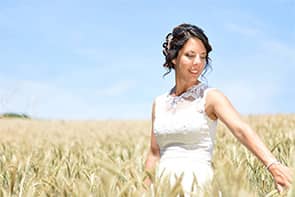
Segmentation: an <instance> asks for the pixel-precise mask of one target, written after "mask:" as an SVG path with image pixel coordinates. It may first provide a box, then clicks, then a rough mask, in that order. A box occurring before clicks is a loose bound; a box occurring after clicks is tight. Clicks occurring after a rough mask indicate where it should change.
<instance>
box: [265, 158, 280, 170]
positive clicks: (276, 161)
mask: <svg viewBox="0 0 295 197" xmlns="http://www.w3.org/2000/svg"><path fill="white" fill-rule="evenodd" d="M276 164H281V162H279V161H278V160H273V161H272V162H270V163H269V164H268V165H267V166H265V168H266V169H267V170H268V169H269V168H270V166H272V165H276Z"/></svg>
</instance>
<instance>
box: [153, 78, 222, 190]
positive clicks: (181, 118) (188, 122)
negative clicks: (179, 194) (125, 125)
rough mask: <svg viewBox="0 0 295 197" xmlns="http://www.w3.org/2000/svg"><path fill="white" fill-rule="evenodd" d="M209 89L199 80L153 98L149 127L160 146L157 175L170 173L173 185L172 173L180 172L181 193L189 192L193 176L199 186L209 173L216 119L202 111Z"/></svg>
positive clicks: (178, 174)
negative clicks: (179, 91) (183, 89)
mask: <svg viewBox="0 0 295 197" xmlns="http://www.w3.org/2000/svg"><path fill="white" fill-rule="evenodd" d="M211 89H212V88H208V86H207V85H206V84H204V83H199V84H198V85H194V86H192V87H191V88H189V89H188V90H187V91H186V92H184V93H183V94H181V95H180V96H172V95H170V94H171V92H172V91H173V90H171V91H170V92H169V93H166V94H163V95H161V96H158V97H157V98H156V99H155V112H154V113H155V114H154V115H155V119H154V125H153V127H154V133H155V136H156V140H157V143H158V145H159V147H160V162H159V166H158V169H157V176H158V177H160V176H161V177H162V176H166V175H168V176H170V178H169V179H170V183H171V184H172V185H173V184H175V180H176V179H175V175H176V176H177V177H179V176H180V175H181V174H182V173H183V177H182V182H181V184H182V188H183V190H184V192H185V194H189V193H190V192H191V188H192V183H193V182H194V177H196V179H197V183H198V186H199V188H202V187H203V186H204V185H205V184H206V183H208V182H210V181H211V180H212V177H213V170H212V165H211V160H212V150H213V147H214V140H215V132H216V125H217V121H213V120H212V119H210V118H209V117H208V116H207V114H206V112H205V101H206V94H207V93H208V91H210V90H211ZM194 191H195V189H194ZM186 196H187V195H186Z"/></svg>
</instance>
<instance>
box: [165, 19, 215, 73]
mask: <svg viewBox="0 0 295 197" xmlns="http://www.w3.org/2000/svg"><path fill="white" fill-rule="evenodd" d="M193 37H196V38H198V39H200V40H201V41H202V43H203V44H204V46H205V48H206V52H207V55H206V65H205V68H204V71H203V73H202V77H204V75H205V74H206V72H207V71H208V68H210V69H212V68H211V65H210V61H211V60H210V58H209V52H210V51H212V47H211V45H210V44H209V40H208V38H207V36H206V35H205V33H204V31H203V30H202V29H201V28H199V27H197V26H195V25H191V24H186V23H184V24H181V25H178V26H176V27H175V28H174V29H173V31H172V33H169V34H167V36H166V41H165V42H164V43H163V45H162V46H163V48H164V49H163V54H164V56H165V63H164V64H163V66H164V67H165V68H167V70H168V71H167V72H166V73H165V74H164V75H163V76H166V75H167V74H169V73H170V72H171V69H175V68H174V66H175V65H174V64H173V62H172V60H173V59H175V58H176V57H177V55H178V52H179V50H180V49H181V48H182V47H183V45H184V44H185V43H186V41H187V40H188V39H190V38H193Z"/></svg>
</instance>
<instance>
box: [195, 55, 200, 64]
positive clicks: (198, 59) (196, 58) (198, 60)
mask: <svg viewBox="0 0 295 197" xmlns="http://www.w3.org/2000/svg"><path fill="white" fill-rule="evenodd" d="M199 63H201V58H200V55H199V54H197V55H196V57H195V59H194V64H199Z"/></svg>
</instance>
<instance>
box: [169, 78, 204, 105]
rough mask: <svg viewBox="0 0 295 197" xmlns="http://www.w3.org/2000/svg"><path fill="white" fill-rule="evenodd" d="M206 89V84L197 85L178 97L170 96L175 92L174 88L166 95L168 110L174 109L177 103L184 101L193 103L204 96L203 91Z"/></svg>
mask: <svg viewBox="0 0 295 197" xmlns="http://www.w3.org/2000/svg"><path fill="white" fill-rule="evenodd" d="M207 88H208V85H207V84H204V83H199V84H198V85H194V86H192V87H190V88H189V89H188V90H187V91H186V92H184V93H182V94H181V95H179V96H172V95H171V94H172V93H173V92H174V91H175V87H174V88H172V89H171V90H170V92H169V93H168V94H167V103H168V104H169V106H168V109H175V108H176V106H177V104H178V103H181V102H183V101H184V100H189V101H194V100H196V99H199V98H202V97H203V96H204V92H205V90H206V89H207Z"/></svg>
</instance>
